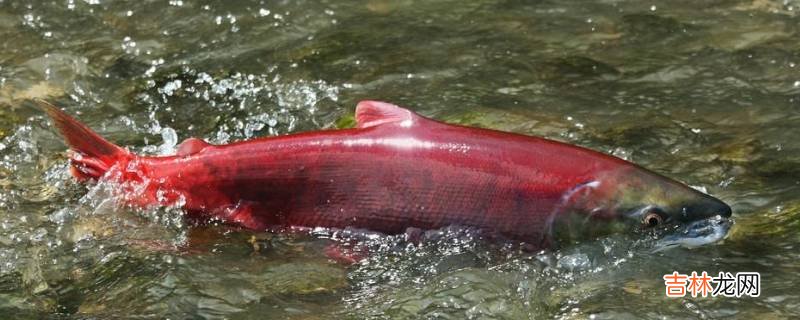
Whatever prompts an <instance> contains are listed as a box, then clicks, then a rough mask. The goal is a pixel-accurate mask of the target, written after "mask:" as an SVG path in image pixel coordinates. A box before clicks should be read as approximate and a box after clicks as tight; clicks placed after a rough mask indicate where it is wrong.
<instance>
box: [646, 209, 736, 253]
mask: <svg viewBox="0 0 800 320" xmlns="http://www.w3.org/2000/svg"><path fill="white" fill-rule="evenodd" d="M731 226H733V219H730V218H729V217H728V216H722V215H717V216H713V217H710V218H706V219H702V220H697V221H693V222H690V223H687V224H685V225H683V226H681V227H679V228H678V229H677V230H675V231H674V232H672V233H670V234H669V235H667V236H665V237H663V238H661V239H660V240H658V241H657V242H656V245H655V249H654V250H653V252H659V251H664V250H668V249H672V248H677V247H684V248H689V249H691V248H697V247H700V246H704V245H708V244H711V243H715V242H718V241H720V240H722V239H724V238H725V236H727V235H728V231H729V230H730V229H731Z"/></svg>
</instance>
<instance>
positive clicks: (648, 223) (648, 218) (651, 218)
mask: <svg viewBox="0 0 800 320" xmlns="http://www.w3.org/2000/svg"><path fill="white" fill-rule="evenodd" d="M662 223H664V218H663V217H661V215H660V214H658V212H654V211H650V212H648V213H647V214H645V215H644V219H642V226H644V227H645V228H653V227H657V226H660V225H661V224H662Z"/></svg>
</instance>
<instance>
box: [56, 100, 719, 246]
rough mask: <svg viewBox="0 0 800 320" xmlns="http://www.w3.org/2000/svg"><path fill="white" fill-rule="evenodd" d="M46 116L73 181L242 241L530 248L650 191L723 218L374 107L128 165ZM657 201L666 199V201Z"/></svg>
mask: <svg viewBox="0 0 800 320" xmlns="http://www.w3.org/2000/svg"><path fill="white" fill-rule="evenodd" d="M48 108H49V109H48ZM48 108H46V111H48V113H49V114H50V115H51V116H52V117H53V118H54V119H55V120H56V124H57V125H58V126H59V128H60V129H61V131H62V133H63V134H64V135H65V137H66V139H67V142H68V144H70V146H71V147H72V149H73V150H74V151H75V152H76V154H75V155H74V156H73V158H72V164H73V173H74V174H75V175H76V176H77V177H79V178H84V179H87V178H88V179H99V178H101V177H102V176H117V177H118V178H119V179H121V180H122V182H125V181H135V182H138V183H141V184H144V188H143V190H144V191H143V192H140V193H139V194H137V195H136V196H135V197H133V198H132V199H131V200H130V202H131V203H133V204H136V205H141V206H147V205H169V204H174V203H179V204H181V205H182V206H183V208H184V209H185V210H186V211H187V212H188V213H189V214H190V215H192V216H195V217H208V218H216V219H221V220H223V221H227V222H232V223H237V224H240V225H242V226H245V227H248V228H252V229H259V230H263V229H266V228H268V227H295V226H296V227H332V228H345V227H355V228H363V229H369V230H374V231H379V232H384V233H401V232H403V231H405V230H406V229H407V228H409V227H415V228H420V229H437V228H442V227H446V226H449V225H460V226H469V227H475V228H480V229H483V230H488V231H490V232H493V233H497V234H500V235H502V236H505V237H508V238H512V239H517V240H521V241H526V242H529V243H532V244H539V243H542V241H545V236H546V235H547V233H548V232H549V228H550V224H551V223H552V222H553V221H554V219H558V218H559V215H562V214H566V213H567V212H574V211H582V212H585V214H586V216H587V217H592V218H596V219H614V218H615V217H617V216H619V214H618V211H620V210H623V209H625V210H627V209H629V208H627V207H626V205H627V204H628V203H627V202H625V201H628V200H624V201H623V200H620V198H623V197H624V196H625V195H624V194H622V193H623V192H624V191H625V190H627V189H625V190H623V189H621V188H620V186H621V185H624V186H625V187H626V188H628V189H630V188H633V189H635V188H643V189H647V188H649V189H653V188H652V187H650V186H649V185H652V184H658V188H656V189H658V190H655V191H653V192H651V193H654V194H658V196H663V197H670V198H677V199H678V200H677V202H680V203H679V204H676V203H673V202H675V201H673V202H670V203H669V205H673V206H674V205H678V206H683V208H684V212H685V211H686V210H685V209H686V208H691V206H692V204H690V203H689V201H688V200H686V199H689V198H691V199H702V201H705V202H703V205H704V206H706V207H707V206H708V205H710V204H713V205H716V206H717V207H716V208H715V210H714V211H718V212H716V213H715V214H723V215H724V214H725V210H727V215H730V208H727V206H726V205H724V204H722V206H724V207H721V206H720V205H719V204H717V203H714V202H713V201H716V202H719V201H718V200H716V199H714V198H712V197H710V196H707V195H705V194H702V193H699V192H697V191H694V190H692V189H690V188H687V187H685V186H683V185H682V184H680V183H677V182H674V181H672V180H669V179H667V178H664V177H661V176H658V175H656V174H654V173H651V172H649V171H646V170H644V169H642V168H640V167H638V166H636V165H634V164H631V163H629V162H626V161H624V160H621V159H618V158H615V157H611V156H608V155H605V154H602V153H598V152H595V151H591V150H588V149H584V148H580V147H575V146H571V145H567V144H563V143H559V142H555V141H551V140H546V139H541V138H536V137H529V136H523V135H517V134H511V133H504V132H499V131H493V130H486V129H477V128H468V127H462V126H455V125H448V124H445V123H441V122H437V121H434V120H431V119H427V118H424V117H421V116H419V115H416V114H414V113H412V112H411V111H409V110H406V109H403V108H400V107H397V106H394V105H391V104H387V103H382V102H371V101H365V102H362V103H360V104H359V105H358V107H357V111H356V119H357V121H358V126H357V128H354V129H344V130H328V131H316V132H309V133H301V134H294V135H286V136H278V137H268V138H260V139H255V140H250V141H242V142H237V143H232V144H228V145H210V144H207V143H205V142H203V141H202V140H199V139H189V140H187V141H185V142H184V143H182V144H181V145H180V146H179V147H178V153H177V154H176V155H173V156H164V157H146V156H136V155H133V154H131V153H129V152H128V151H126V150H124V149H121V148H118V147H116V146H113V145H111V144H110V143H108V142H106V141H105V140H102V138H100V137H99V136H97V135H96V134H94V133H93V132H91V131H90V130H89V129H88V128H87V127H85V126H83V125H80V124H78V123H77V122H76V121H75V120H74V119H72V118H70V117H69V116H66V115H65V114H63V112H61V111H60V110H58V109H55V108H54V107H48ZM76 126H79V127H77V128H76ZM86 141H89V142H90V143H87V142H86ZM667 189H669V190H673V189H674V190H679V192H677V193H675V194H673V195H668V194H666V193H669V192H667V191H664V190H667ZM651 193H648V195H647V197H653V196H654V195H653V194H651ZM640 198H641V197H640ZM719 203H721V202H719ZM623 207H625V208H623ZM637 208H638V207H637ZM725 208H727V209H725ZM706 209H707V208H706ZM716 209H718V210H716ZM710 214H711V213H710V212H709V213H708V214H706V215H710ZM665 218H669V217H665ZM675 219H676V220H677V219H678V218H675Z"/></svg>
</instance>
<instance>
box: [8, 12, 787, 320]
mask: <svg viewBox="0 0 800 320" xmlns="http://www.w3.org/2000/svg"><path fill="white" fill-rule="evenodd" d="M798 11H800V2H798V1H792V0H772V1H771V0H741V1H733V0H731V1H728V0H717V1H685V0H684V1H669V2H663V1H622V0H602V1H546V0H539V1H522V0H504V1H503V0H498V1H488V0H487V1H484V0H480V1H413V0H399V1H389V0H366V1H347V2H345V1H260V2H259V1H225V2H219V3H218V2H211V1H197V2H195V1H188V0H187V1H182V0H169V1H167V0H162V1H128V2H122V1H107V0H59V1H9V0H5V1H4V0H0V188H1V189H2V190H0V314H2V317H3V318H18V319H40V318H48V317H49V318H59V319H60V318H65V319H83V318H94V319H116V318H120V317H129V318H145V319H147V318H155V319H160V318H172V319H185V318H200V319H221V318H233V319H334V318H335V319H383V318H386V319H423V318H427V319H526V318H545V319H547V318H559V319H585V318H594V319H638V318H658V319H661V318H707V319H713V318H736V319H749V318H756V317H760V318H761V319H786V318H797V317H800V291H798V290H797V288H798V286H800V262H798V261H800V254H798V249H800V197H799V195H800V139H798V137H800V129H798V124H800V43H799V42H798V41H797V39H798V37H800V32H798V31H800V30H799V27H800V16H798ZM30 98H46V99H48V100H50V101H53V102H55V103H57V104H59V105H61V106H63V107H64V108H65V109H66V110H67V111H68V112H69V113H71V114H75V115H77V117H78V118H80V119H81V120H82V121H84V122H86V123H87V124H88V125H90V126H91V127H93V128H95V129H97V130H98V131H99V132H100V133H101V134H103V135H104V136H106V137H108V138H109V139H110V140H112V141H114V142H116V143H118V144H120V145H123V146H126V147H129V148H131V149H132V150H134V151H136V152H140V153H145V154H169V153H171V152H174V147H175V145H176V143H178V142H179V141H181V140H183V139H185V138H187V137H192V136H197V137H202V138H205V139H207V140H209V141H211V142H213V143H226V142H231V141H238V140H242V139H248V138H253V137H260V136H269V135H278V134H285V133H291V132H301V131H306V130H314V129H321V128H336V127H347V126H351V125H352V123H353V120H352V113H353V109H354V106H355V104H356V102H358V101H359V100H363V99H381V100H386V101H391V102H394V103H397V104H400V105H404V106H408V107H409V108H411V109H413V110H416V111H418V112H419V113H421V114H424V115H426V116H430V117H433V118H436V119H440V120H444V121H447V122H452V123H460V124H465V125H471V126H481V127H488V128H494V129H500V130H505V131H512V132H518V133H523V134H530V135H539V136H544V137H548V138H552V139H556V140H560V141H566V142H569V143H573V144H578V145H582V146H587V147H590V148H593V149H596V150H600V151H603V152H606V153H610V154H614V155H616V156H619V157H622V158H625V159H628V160H631V161H633V162H636V163H638V164H641V165H643V166H645V167H648V168H651V169H653V170H655V171H657V172H659V173H662V174H665V175H667V176H670V177H673V178H676V179H678V180H681V181H684V182H686V183H687V184H689V185H692V186H694V187H697V188H701V189H703V190H706V191H707V192H709V193H711V194H713V195H715V196H717V197H719V198H721V199H723V200H724V201H726V202H727V203H729V204H731V206H732V207H733V209H734V219H735V221H736V223H735V225H734V226H733V228H732V230H731V232H730V234H729V236H728V238H727V239H725V240H724V241H723V242H721V243H718V244H714V245H708V246H704V247H701V248H695V249H685V248H678V249H672V250H666V251H661V252H655V253H654V252H652V250H649V249H648V246H647V243H646V242H647V240H646V239H637V238H636V237H631V236H626V235H618V236H611V237H605V238H599V239H590V240H587V241H583V242H580V243H576V244H573V245H567V246H563V247H560V248H557V249H552V250H546V251H543V252H538V253H531V252H520V251H519V250H516V249H514V247H509V246H504V245H498V244H495V243H488V242H486V241H483V240H481V239H480V237H477V236H475V235H473V234H470V233H469V232H464V231H460V230H449V229H448V230H439V231H437V232H433V233H432V234H431V236H430V240H429V241H426V242H424V243H421V244H416V243H409V242H407V241H406V240H405V239H404V238H403V237H401V236H397V237H387V236H381V235H366V236H364V235H361V236H360V237H361V240H360V241H359V245H362V246H366V247H369V252H370V254H369V257H368V258H367V259H366V260H364V261H362V262H360V263H358V264H355V265H351V266H347V265H343V264H339V263H334V262H332V261H330V260H329V259H328V258H327V257H326V256H325V254H324V251H325V248H326V247H327V246H328V245H330V244H331V243H332V242H333V241H332V240H330V239H329V238H331V237H334V238H336V237H342V235H341V234H339V233H336V234H331V233H330V232H327V231H325V230H318V232H315V233H314V234H311V235H304V234H288V235H287V234H265V233H253V232H247V231H242V230H237V229H234V228H231V227H229V226H223V225H209V226H190V225H188V224H187V223H186V222H185V221H183V219H181V212H180V210H178V209H175V208H159V209H154V210H148V211H141V210H131V209H126V208H120V207H118V206H116V205H115V204H114V202H113V201H112V200H110V198H109V196H108V190H107V189H108V188H107V186H103V185H99V186H85V185H80V184H77V183H76V182H74V181H73V179H72V178H71V177H70V176H69V174H68V171H67V162H66V158H65V153H64V151H65V146H64V144H63V143H62V142H61V139H60V138H59V137H58V136H57V134H56V132H55V131H54V130H53V129H52V127H51V126H50V125H49V124H48V121H47V119H45V118H44V116H43V115H42V113H41V112H40V111H38V110H37V109H36V108H34V107H33V104H32V103H31V102H30V101H29V99H30ZM673 271H678V272H681V273H690V272H691V271H698V272H700V271H707V272H709V273H710V274H712V275H716V274H717V273H718V272H720V271H725V272H732V273H735V272H760V275H761V292H760V296H759V297H747V296H744V297H740V298H736V297H713V298H711V297H708V298H702V297H697V298H692V297H684V298H667V297H665V292H664V289H665V288H664V280H663V279H662V276H663V275H665V274H668V273H672V272H673Z"/></svg>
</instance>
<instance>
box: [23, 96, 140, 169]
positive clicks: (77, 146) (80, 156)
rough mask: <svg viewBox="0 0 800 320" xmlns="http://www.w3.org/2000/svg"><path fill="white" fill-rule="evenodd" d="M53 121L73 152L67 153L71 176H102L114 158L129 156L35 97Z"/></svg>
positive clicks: (111, 164) (115, 161) (116, 159)
mask: <svg viewBox="0 0 800 320" xmlns="http://www.w3.org/2000/svg"><path fill="white" fill-rule="evenodd" d="M35 101H36V103H37V104H39V107H40V108H42V110H44V112H46V113H47V115H48V116H50V118H51V119H52V120H53V123H54V124H55V125H56V127H57V128H58V130H59V131H60V132H61V135H62V136H63V137H64V140H65V141H66V142H67V145H69V147H70V149H72V151H74V152H75V153H73V154H72V155H70V163H71V164H72V169H71V172H72V175H74V176H75V177H76V178H78V179H80V180H87V179H97V178H100V177H101V176H103V174H105V173H106V171H108V169H110V168H111V167H112V166H113V165H114V164H115V163H117V161H119V160H121V159H127V158H130V157H131V153H129V152H128V150H125V149H123V148H120V147H119V146H116V145H114V144H113V143H111V142H108V141H107V140H106V139H103V137H101V136H100V135H98V134H97V133H95V132H94V131H92V129H89V127H87V126H86V125H84V124H82V123H80V122H78V120H75V119H74V118H72V117H70V116H69V115H68V114H66V113H65V112H64V111H61V109H59V108H58V107H56V106H54V105H52V104H50V103H49V102H47V101H44V100H39V99H36V100H35Z"/></svg>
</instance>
